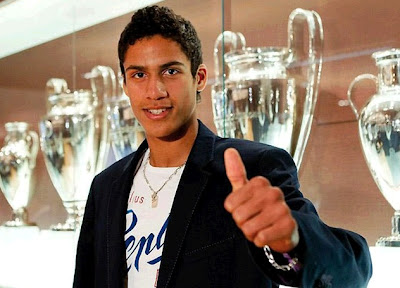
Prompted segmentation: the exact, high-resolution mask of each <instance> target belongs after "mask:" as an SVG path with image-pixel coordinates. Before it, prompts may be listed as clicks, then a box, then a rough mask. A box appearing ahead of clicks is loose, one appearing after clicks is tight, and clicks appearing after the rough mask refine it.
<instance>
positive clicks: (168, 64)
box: [125, 61, 185, 72]
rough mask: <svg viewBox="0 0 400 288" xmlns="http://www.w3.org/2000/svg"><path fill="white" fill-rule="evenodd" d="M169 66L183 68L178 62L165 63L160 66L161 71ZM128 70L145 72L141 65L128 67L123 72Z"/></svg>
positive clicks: (182, 64)
mask: <svg viewBox="0 0 400 288" xmlns="http://www.w3.org/2000/svg"><path fill="white" fill-rule="evenodd" d="M171 66H185V64H184V63H182V62H179V61H170V62H167V63H164V64H162V65H161V66H160V68H161V70H164V69H167V68H169V67H171ZM128 70H139V71H140V70H142V71H143V70H145V66H141V65H129V66H128V67H126V69H125V72H126V71H128Z"/></svg>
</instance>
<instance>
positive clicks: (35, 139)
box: [28, 131, 39, 169]
mask: <svg viewBox="0 0 400 288" xmlns="http://www.w3.org/2000/svg"><path fill="white" fill-rule="evenodd" d="M28 135H29V136H30V137H31V139H32V146H31V151H30V154H31V161H30V164H29V168H31V169H33V168H35V166H36V156H37V153H38V150H39V137H38V134H37V133H36V132H35V131H29V132H28Z"/></svg>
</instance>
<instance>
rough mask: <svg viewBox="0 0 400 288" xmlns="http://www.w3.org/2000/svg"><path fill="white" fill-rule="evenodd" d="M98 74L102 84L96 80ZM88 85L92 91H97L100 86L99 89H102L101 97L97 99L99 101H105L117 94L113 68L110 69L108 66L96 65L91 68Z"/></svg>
mask: <svg viewBox="0 0 400 288" xmlns="http://www.w3.org/2000/svg"><path fill="white" fill-rule="evenodd" d="M100 76H101V78H100V79H101V80H102V83H101V84H102V85H99V84H98V83H97V80H98V79H99V77H100ZM90 85H91V87H92V91H93V92H94V93H97V92H98V91H99V87H101V89H102V90H103V93H102V99H99V101H100V103H105V102H106V101H107V100H108V99H110V98H112V97H114V96H116V95H117V86H116V85H117V84H116V78H115V73H114V70H112V69H111V68H110V67H108V66H102V65H98V66H95V67H93V68H92V71H91V77H90ZM96 95H97V94H96ZM97 96H99V95H97ZM100 105H101V104H100Z"/></svg>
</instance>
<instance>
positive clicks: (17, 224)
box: [2, 220, 37, 228]
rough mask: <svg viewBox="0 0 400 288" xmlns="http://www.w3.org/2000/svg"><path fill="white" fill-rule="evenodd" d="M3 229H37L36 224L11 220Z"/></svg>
mask: <svg viewBox="0 0 400 288" xmlns="http://www.w3.org/2000/svg"><path fill="white" fill-rule="evenodd" d="M2 226H3V227H11V228H18V227H21V228H24V227H37V225H36V223H31V222H25V221H21V220H10V221H7V222H5V223H3V225H2Z"/></svg>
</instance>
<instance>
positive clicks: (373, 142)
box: [347, 49, 400, 247]
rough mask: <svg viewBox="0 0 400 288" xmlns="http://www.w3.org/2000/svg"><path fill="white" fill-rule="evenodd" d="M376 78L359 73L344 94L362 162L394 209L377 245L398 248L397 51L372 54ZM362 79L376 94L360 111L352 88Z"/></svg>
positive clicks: (399, 137)
mask: <svg viewBox="0 0 400 288" xmlns="http://www.w3.org/2000/svg"><path fill="white" fill-rule="evenodd" d="M372 57H373V58H374V59H375V61H376V65H377V67H378V76H375V75H372V74H362V75H359V76H358V77H356V78H355V79H354V80H353V81H352V82H351V84H350V86H349V90H348V92H347V95H348V99H349V102H350V104H351V107H352V109H353V111H354V113H355V115H356V116H357V119H358V128H359V136H360V140H361V146H362V149H363V153H364V156H365V160H366V162H367V165H368V167H369V170H370V172H371V174H372V177H373V178H374V180H375V183H376V184H377V185H378V188H379V190H380V191H381V193H382V194H383V196H384V197H385V198H386V200H387V201H388V202H389V203H390V205H391V206H392V207H393V208H394V210H395V212H394V216H393V217H392V234H391V236H388V237H381V238H379V239H378V241H377V243H376V245H377V246H394V247H400V49H391V50H385V51H379V52H375V53H374V54H372ZM362 80H372V81H374V82H375V83H376V88H377V92H376V94H375V95H373V96H372V97H371V98H370V99H369V100H368V102H367V103H366V104H365V105H364V106H363V107H362V108H361V109H358V107H357V106H356V104H355V101H354V95H353V94H354V93H353V91H354V88H355V85H356V84H358V82H360V81H362Z"/></svg>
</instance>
